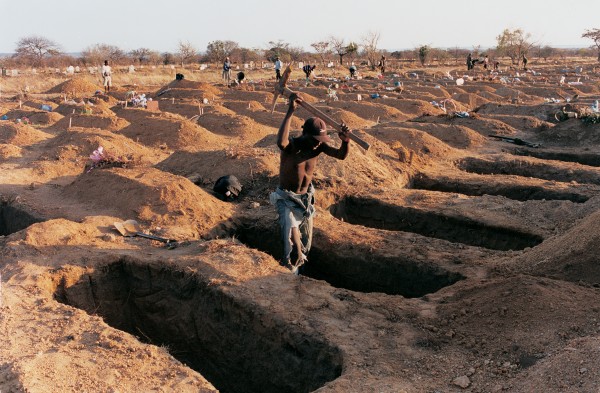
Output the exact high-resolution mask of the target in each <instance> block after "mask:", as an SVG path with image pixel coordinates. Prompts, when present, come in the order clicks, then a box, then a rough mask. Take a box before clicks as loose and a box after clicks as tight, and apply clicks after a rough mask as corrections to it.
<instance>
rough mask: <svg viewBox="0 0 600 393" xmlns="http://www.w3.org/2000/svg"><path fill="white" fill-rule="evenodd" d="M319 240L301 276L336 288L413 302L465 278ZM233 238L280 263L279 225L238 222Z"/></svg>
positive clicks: (430, 265) (316, 237)
mask: <svg viewBox="0 0 600 393" xmlns="http://www.w3.org/2000/svg"><path fill="white" fill-rule="evenodd" d="M322 236H323V234H322V233H321V232H320V230H319V229H317V228H315V235H314V239H313V243H312V248H311V250H310V252H309V254H308V262H307V263H306V264H305V265H304V266H303V270H302V271H301V274H302V275H304V276H307V277H311V278H314V279H317V280H322V281H326V282H327V283H329V284H330V285H332V286H333V287H336V288H344V289H348V290H351V291H357V292H365V293H370V292H379V293H386V294H388V295H402V296H404V297H408V298H415V297H421V296H424V295H426V294H429V293H434V292H437V291H438V290H440V289H442V288H444V287H447V286H450V285H452V284H454V283H456V282H457V281H460V280H463V279H464V278H465V276H463V275H462V274H460V273H457V272H452V271H449V270H446V269H444V268H442V267H440V266H438V265H436V264H434V263H431V262H426V261H419V260H416V259H411V258H410V257H389V256H380V255H378V254H377V252H374V251H373V250H370V249H369V248H368V247H366V246H365V247H358V246H356V245H351V244H347V243H344V244H334V245H331V244H329V245H327V244H326V242H325V239H323V238H322ZM235 237H236V238H237V239H238V240H239V241H241V242H242V243H244V244H245V245H246V246H248V247H251V248H254V249H257V250H260V251H262V252H265V253H267V254H270V255H271V256H272V257H273V258H275V259H277V260H281V257H282V253H283V244H282V243H283V240H282V239H281V237H280V230H279V225H278V224H273V225H269V226H267V225H261V224H260V223H257V222H256V221H252V220H248V221H247V222H244V220H240V223H239V226H238V227H237V228H236V230H235ZM290 274H291V273H290Z"/></svg>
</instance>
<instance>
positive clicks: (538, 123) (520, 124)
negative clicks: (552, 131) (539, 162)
mask: <svg viewBox="0 0 600 393" xmlns="http://www.w3.org/2000/svg"><path fill="white" fill-rule="evenodd" d="M477 113H479V112H477ZM484 117H487V118H490V119H496V120H500V121H502V122H504V123H506V124H508V125H509V126H511V127H513V128H515V129H516V130H533V131H536V130H546V129H549V128H552V127H554V124H552V123H550V122H547V121H543V120H540V119H539V118H537V117H533V116H527V115H520V116H514V115H486V116H484Z"/></svg>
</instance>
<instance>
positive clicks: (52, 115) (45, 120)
mask: <svg viewBox="0 0 600 393" xmlns="http://www.w3.org/2000/svg"><path fill="white" fill-rule="evenodd" d="M6 117H8V120H16V119H22V118H23V117H26V118H28V119H29V120H30V121H31V123H32V124H43V125H50V124H54V123H56V122H57V121H59V120H60V119H62V118H63V116H62V115H61V114H60V113H57V112H45V111H27V110H21V109H14V110H12V111H9V112H7V113H6Z"/></svg>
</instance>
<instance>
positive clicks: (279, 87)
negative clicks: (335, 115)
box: [271, 64, 371, 150]
mask: <svg viewBox="0 0 600 393" xmlns="http://www.w3.org/2000/svg"><path fill="white" fill-rule="evenodd" d="M291 73H292V67H291V64H289V65H288V66H287V68H286V69H285V71H284V72H283V75H282V76H281V79H280V80H279V83H278V84H276V85H275V93H274V96H273V108H272V109H271V113H273V112H274V111H275V103H276V102H277V98H279V96H280V95H282V96H284V97H286V98H289V97H290V95H291V94H294V93H295V92H294V91H292V90H290V88H289V87H287V86H286V84H287V81H288V79H289V78H290V74H291ZM298 104H300V106H302V107H303V108H304V109H306V110H307V111H309V112H310V113H312V114H313V115H315V116H317V117H319V118H321V119H322V120H323V121H324V122H325V123H327V124H329V126H331V127H333V128H335V129H336V130H338V131H340V132H341V131H342V125H341V124H340V123H338V122H337V121H335V120H333V119H332V118H331V117H329V116H327V115H326V114H325V113H323V112H321V111H320V110H318V109H317V108H315V107H314V106H312V105H311V104H309V103H308V102H306V101H299V102H298ZM349 137H350V139H352V140H353V141H354V142H356V144H358V145H359V146H360V147H362V148H363V149H365V150H369V147H371V145H370V144H369V143H368V142H366V141H365V140H364V139H361V138H360V137H359V136H358V135H356V134H354V133H350V134H349Z"/></svg>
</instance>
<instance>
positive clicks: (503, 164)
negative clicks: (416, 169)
mask: <svg viewBox="0 0 600 393" xmlns="http://www.w3.org/2000/svg"><path fill="white" fill-rule="evenodd" d="M456 166H457V167H458V168H459V169H461V170H463V171H465V172H469V173H477V174H480V175H515V176H524V177H533V178H537V179H544V180H555V181H559V182H567V183H568V182H572V181H576V182H577V183H582V184H600V171H599V170H598V169H596V168H588V169H586V168H573V169H569V168H564V169H563V168H558V167H556V166H555V165H551V163H543V162H529V161H524V160H519V159H515V160H501V161H491V160H484V159H481V158H476V157H466V158H463V159H461V160H459V161H457V162H456Z"/></svg>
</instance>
